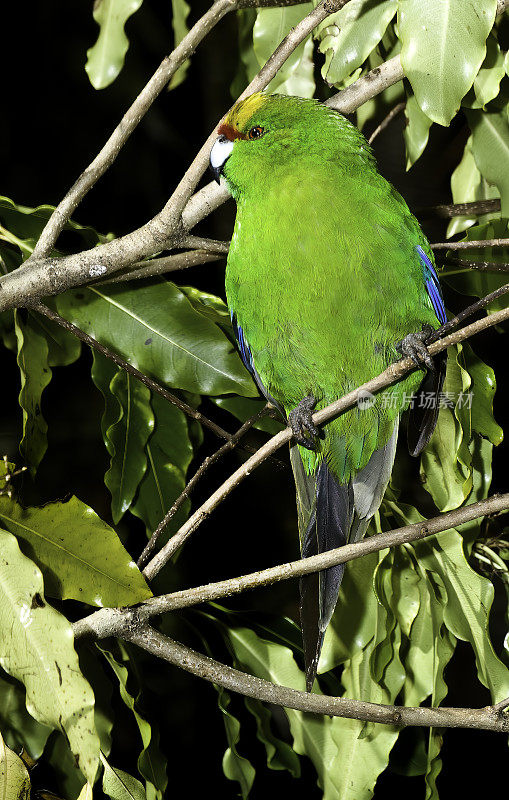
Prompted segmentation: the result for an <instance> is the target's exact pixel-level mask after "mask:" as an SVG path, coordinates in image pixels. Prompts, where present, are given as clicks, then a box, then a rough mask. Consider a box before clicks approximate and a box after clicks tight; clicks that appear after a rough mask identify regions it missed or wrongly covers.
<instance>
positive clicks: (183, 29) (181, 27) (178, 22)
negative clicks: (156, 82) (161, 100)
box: [168, 0, 191, 89]
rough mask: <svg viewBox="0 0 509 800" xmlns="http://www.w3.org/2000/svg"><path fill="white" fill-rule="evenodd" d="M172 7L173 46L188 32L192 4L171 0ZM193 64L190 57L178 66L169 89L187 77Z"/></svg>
mask: <svg viewBox="0 0 509 800" xmlns="http://www.w3.org/2000/svg"><path fill="white" fill-rule="evenodd" d="M171 7H172V11H173V16H172V18H171V26H172V28H173V47H174V48H175V47H177V45H179V44H180V42H181V41H182V39H183V38H184V36H185V35H186V34H187V33H188V31H189V28H188V26H187V18H188V16H189V12H190V11H191V6H189V5H188V4H187V3H186V0H171ZM190 64H191V61H190V59H189V58H188V59H186V61H184V63H183V64H182V65H181V66H180V67H179V68H178V70H177V71H176V72H175V74H174V75H173V77H172V79H171V81H170V85H169V87H168V88H169V89H176V88H177V86H180V84H181V83H183V81H185V79H186V75H187V71H188V69H189V66H190Z"/></svg>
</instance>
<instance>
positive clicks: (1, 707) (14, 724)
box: [0, 670, 51, 761]
mask: <svg viewBox="0 0 509 800" xmlns="http://www.w3.org/2000/svg"><path fill="white" fill-rule="evenodd" d="M0 730H1V731H2V734H3V736H4V738H5V742H6V744H7V745H8V746H9V747H10V748H11V750H15V751H16V752H20V750H22V749H23V748H24V749H25V750H26V751H27V752H28V754H29V755H30V757H31V758H33V759H34V761H37V760H38V759H39V758H40V757H41V755H42V752H43V750H44V747H45V745H46V742H47V740H48V736H49V735H50V733H51V728H49V727H48V726H47V725H41V723H40V722H37V720H35V719H34V718H33V717H32V716H30V714H29V713H28V711H27V709H26V702H25V688H24V686H23V684H21V683H19V682H18V681H16V680H14V678H11V677H10V676H9V675H7V673H5V672H3V670H2V671H1V673H0Z"/></svg>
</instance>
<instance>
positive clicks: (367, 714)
mask: <svg viewBox="0 0 509 800" xmlns="http://www.w3.org/2000/svg"><path fill="white" fill-rule="evenodd" d="M122 638H124V639H125V640H126V641H128V642H132V643H133V644H135V645H137V646H138V647H141V648H142V649H143V650H145V651H146V652H148V653H151V654H152V655H154V656H156V657H157V658H162V659H163V660H164V661H167V662H168V663H170V664H174V665H175V666H178V667H180V668H181V669H184V670H186V672H190V673H191V674H192V675H196V676H197V677H199V678H203V679H204V680H207V681H210V682H212V683H215V684H217V685H219V686H224V687H225V689H228V690H230V691H233V692H238V693H239V694H242V695H244V696H246V697H254V698H256V699H257V700H262V701H264V702H267V703H272V704H274V705H278V706H283V707H284V708H294V709H296V710H297V711H308V712H311V713H312V714H327V715H328V716H331V717H344V718H347V719H360V720H365V721H367V722H378V723H383V724H385V725H396V726H398V727H402V728H404V727H416V726H422V727H430V728H434V727H438V728H476V729H480V730H487V731H497V732H499V733H507V732H509V717H508V716H507V715H505V714H504V713H503V712H502V711H501V710H499V708H498V707H497V706H495V707H489V706H488V708H480V709H477V708H447V707H443V708H411V707H405V706H389V705H381V704H378V703H366V702H364V701H363V700H350V699H348V698H346V697H329V696H327V695H320V694H311V693H308V692H302V691H298V690H297V689H291V688H289V687H287V686H279V685H276V684H273V683H270V682H269V681H266V680H263V679H262V678H256V677H254V676H253V675H248V674H246V673H244V672H240V670H237V669H233V668H232V667H229V666H226V664H221V663H220V662H219V661H214V660H213V659H212V658H209V657H208V656H204V655H202V654H201V653H197V652H196V651H195V650H191V648H189V647H185V646H184V645H182V644H180V643H179V642H176V641H174V640H173V639H170V638H169V637H167V636H163V634H161V633H159V632H158V631H156V630H154V628H151V627H149V626H148V625H144V626H141V627H138V626H134V627H133V628H132V629H131V630H129V631H126V632H124V634H123V637H122ZM498 705H499V706H500V704H498Z"/></svg>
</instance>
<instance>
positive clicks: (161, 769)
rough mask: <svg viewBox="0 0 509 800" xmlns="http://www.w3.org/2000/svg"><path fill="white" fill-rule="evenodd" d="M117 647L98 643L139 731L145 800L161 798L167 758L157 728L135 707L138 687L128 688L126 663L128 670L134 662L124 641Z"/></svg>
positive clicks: (165, 785) (128, 676) (165, 777)
mask: <svg viewBox="0 0 509 800" xmlns="http://www.w3.org/2000/svg"><path fill="white" fill-rule="evenodd" d="M117 647H118V650H117V651H115V653H114V652H113V651H112V650H110V649H108V648H105V647H102V646H100V645H97V648H98V649H99V651H100V652H101V653H102V654H103V656H104V657H105V659H106V661H107V662H108V664H109V665H110V667H111V669H112V670H113V672H114V673H115V675H116V677H117V679H118V682H119V689H120V696H121V698H122V700H123V702H124V704H125V705H126V706H127V708H128V709H129V710H130V711H131V712H132V713H133V716H134V719H135V721H136V724H137V726H138V729H139V732H140V737H141V741H142V745H143V747H142V750H141V753H140V755H139V757H138V770H139V772H140V774H141V775H142V776H143V777H144V778H145V789H146V795H147V800H162V797H163V795H164V792H165V790H166V787H167V784H168V778H167V775H166V759H165V757H164V756H163V754H162V753H161V751H160V749H159V737H158V735H157V731H156V729H155V728H154V727H153V726H152V725H151V724H150V722H148V720H147V719H146V718H145V717H144V716H143V715H142V714H141V713H140V712H139V710H138V703H139V698H140V692H139V690H138V691H137V692H136V696H135V695H134V694H133V693H132V691H131V688H130V682H131V680H132V677H130V673H129V670H128V668H127V665H129V667H130V668H131V672H134V671H135V662H134V661H133V658H132V657H131V656H130V655H129V654H128V653H127V650H126V649H125V647H124V645H122V644H120V643H119V644H118V645H117ZM140 786H141V784H140Z"/></svg>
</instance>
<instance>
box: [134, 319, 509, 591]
mask: <svg viewBox="0 0 509 800" xmlns="http://www.w3.org/2000/svg"><path fill="white" fill-rule="evenodd" d="M506 319H509V308H504V309H502V310H500V311H497V312H495V313H494V314H491V315H490V316H488V317H485V318H483V319H480V320H478V321H477V322H473V323H472V324H471V325H467V326H466V327H464V328H461V329H460V330H459V331H456V332H455V333H452V334H450V335H449V336H446V337H444V338H443V339H440V341H438V342H435V343H433V344H431V345H430V346H429V353H430V355H431V356H433V355H436V354H437V353H440V352H442V350H445V349H447V347H451V346H452V345H454V344H457V343H458V342H461V341H463V340H465V339H468V338H469V337H471V336H474V335H475V334H477V333H480V332H481V331H484V330H486V329H487V328H490V327H492V326H494V325H498V324H499V323H500V322H503V321H504V320H506ZM415 368H416V367H415V364H414V363H413V361H412V359H411V358H403V359H401V361H397V362H396V363H395V364H391V365H390V366H389V367H388V368H387V369H386V370H385V371H384V372H382V373H381V374H380V375H378V376H377V377H376V378H373V379H372V380H370V381H367V382H366V383H365V384H363V385H362V386H359V387H357V388H356V389H354V390H353V391H351V392H349V393H348V394H346V395H345V396H344V397H342V398H340V399H339V400H336V401H335V402H334V403H331V405H329V406H327V407H326V408H324V409H321V410H320V411H317V412H316V413H315V414H313V421H314V423H315V425H322V424H323V423H324V422H328V421H329V420H330V419H332V418H333V417H336V416H337V415H338V414H340V413H342V412H343V411H346V410H347V409H348V408H350V407H351V406H353V405H354V404H355V403H356V402H357V400H358V398H359V394H360V393H361V392H362V393H365V392H371V393H373V394H374V393H375V392H378V391H380V390H381V389H385V388H386V387H387V386H390V385H392V384H393V383H396V381H398V380H400V379H401V378H402V377H403V376H404V375H406V374H407V373H408V372H411V371H412V370H415ZM363 396H364V394H363ZM291 437H292V432H291V429H290V428H285V430H283V431H281V432H280V433H278V434H276V435H275V436H273V437H272V439H269V441H268V442H266V444H265V445H263V446H262V447H261V448H260V449H259V450H258V451H257V453H255V454H254V455H253V456H251V458H249V459H248V460H247V461H246V462H245V463H244V464H242V466H241V467H239V468H238V469H237V470H236V471H235V472H234V473H233V475H230V477H229V478H228V480H226V481H225V482H224V483H223V484H222V486H220V487H219V489H216V491H215V492H214V493H213V494H212V495H211V496H210V497H209V498H208V499H207V500H206V501H205V503H203V505H202V506H201V507H200V508H198V509H197V510H196V511H195V512H194V514H192V515H191V516H190V517H189V519H188V520H187V521H186V522H185V523H184V524H183V525H182V527H181V528H180V529H179V530H178V531H177V532H176V533H175V534H174V535H173V536H172V538H171V539H170V540H169V542H167V544H165V546H164V547H163V548H161V550H160V551H159V552H158V553H157V554H156V555H155V556H154V557H153V558H152V560H151V561H150V562H149V563H148V565H147V566H146V567H145V569H144V570H143V574H144V576H145V578H147V580H151V579H152V578H153V577H154V576H155V575H156V574H157V573H158V572H159V570H160V569H161V568H162V567H163V566H164V564H165V563H166V562H167V561H168V559H169V558H171V556H172V555H173V553H174V552H175V551H176V550H177V549H178V548H179V547H181V546H182V544H183V543H184V542H185V541H186V539H187V538H188V537H189V536H190V535H191V534H192V533H193V532H194V531H195V530H196V529H197V528H198V527H199V525H201V523H202V522H203V521H204V520H205V519H206V518H207V517H208V516H209V515H210V514H211V513H212V511H213V510H214V509H215V508H216V507H217V506H218V505H219V504H220V503H221V502H222V501H223V500H224V499H225V497H227V496H228V495H229V494H230V492H231V491H232V490H233V489H235V488H236V487H237V486H238V485H239V484H240V483H241V482H242V481H243V480H244V478H246V477H247V476H248V475H250V474H251V472H252V471H253V470H254V469H256V467H258V466H260V464H262V463H263V461H265V459H266V458H268V456H269V455H272V453H274V452H275V451H276V450H278V449H279V448H280V447H282V445H283V444H286V442H289V441H290V439H291Z"/></svg>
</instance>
